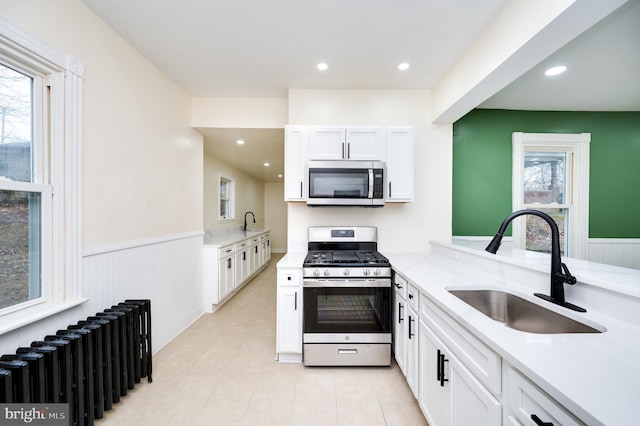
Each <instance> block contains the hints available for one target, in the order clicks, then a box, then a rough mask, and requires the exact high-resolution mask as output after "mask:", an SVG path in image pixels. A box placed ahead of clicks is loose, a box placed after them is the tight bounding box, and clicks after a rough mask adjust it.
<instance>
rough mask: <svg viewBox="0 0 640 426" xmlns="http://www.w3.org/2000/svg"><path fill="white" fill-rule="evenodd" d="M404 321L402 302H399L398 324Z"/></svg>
mask: <svg viewBox="0 0 640 426" xmlns="http://www.w3.org/2000/svg"><path fill="white" fill-rule="evenodd" d="M400 323H402V303H400V302H398V324H400Z"/></svg>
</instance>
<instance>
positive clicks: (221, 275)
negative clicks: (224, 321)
mask: <svg viewBox="0 0 640 426" xmlns="http://www.w3.org/2000/svg"><path fill="white" fill-rule="evenodd" d="M260 238H262V239H263V241H268V240H269V233H263V234H261V235H260V236H258V237H254V238H251V239H248V238H247V239H245V240H240V241H238V242H236V243H235V244H229V245H225V246H221V245H217V244H206V245H205V246H204V248H203V279H204V286H205V288H204V298H205V310H206V311H207V312H213V311H214V310H215V309H217V306H219V305H220V304H222V303H224V302H225V301H226V300H227V299H229V298H230V297H231V296H232V295H233V294H234V293H235V292H236V291H237V290H238V289H239V288H240V287H242V286H243V285H244V284H246V283H247V282H249V280H250V279H251V278H252V277H253V276H255V275H256V274H257V273H258V272H259V271H261V270H262V269H263V268H264V267H265V266H266V264H267V262H268V261H269V259H270V258H271V256H270V249H269V255H266V254H265V255H263V254H261V253H260V250H259V249H258V247H262V244H258V241H259V240H260ZM252 243H255V245H252ZM254 251H255V253H254Z"/></svg>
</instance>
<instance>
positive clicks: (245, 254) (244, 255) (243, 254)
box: [242, 251, 247, 260]
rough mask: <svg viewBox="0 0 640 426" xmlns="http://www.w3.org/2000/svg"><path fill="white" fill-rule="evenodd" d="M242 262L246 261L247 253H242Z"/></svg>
mask: <svg viewBox="0 0 640 426" xmlns="http://www.w3.org/2000/svg"><path fill="white" fill-rule="evenodd" d="M242 260H247V252H246V251H243V252H242Z"/></svg>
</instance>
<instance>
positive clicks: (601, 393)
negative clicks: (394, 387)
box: [383, 241, 640, 426]
mask: <svg viewBox="0 0 640 426" xmlns="http://www.w3.org/2000/svg"><path fill="white" fill-rule="evenodd" d="M485 244H486V243H485ZM485 244H482V243H478V242H460V241H446V242H436V241H434V242H432V243H431V249H432V250H431V253H430V254H429V255H426V256H425V255H423V257H422V258H421V257H420V256H418V255H410V256H407V255H402V254H394V253H384V252H383V253H384V254H385V255H386V256H387V257H388V258H389V259H390V261H391V265H392V267H393V269H394V273H396V274H401V276H402V277H404V278H405V279H406V280H407V281H408V284H409V286H414V287H415V288H416V289H417V291H418V292H419V293H420V301H419V306H418V316H419V318H420V325H419V327H418V333H419V335H418V343H419V348H420V349H419V357H420V361H419V368H418V370H419V372H420V373H419V377H418V389H419V391H418V401H419V405H420V408H421V409H422V411H423V413H424V414H425V417H427V420H428V421H429V424H430V425H431V426H440V425H445V426H448V425H451V424H455V425H465V424H474V425H475V424H490V425H521V424H531V425H534V424H536V423H535V422H538V424H547V423H552V424H554V425H555V426H557V425H616V426H617V425H635V424H637V416H636V413H635V410H634V406H635V403H637V400H638V398H639V397H640V365H639V364H638V362H637V360H638V359H640V317H638V316H637V312H638V311H639V310H640V271H636V270H631V269H625V268H617V267H612V266H608V265H601V264H594V263H591V262H585V261H581V260H576V259H570V258H565V259H563V260H564V261H565V262H566V263H567V265H568V267H569V268H570V270H571V271H572V273H573V274H574V275H575V276H576V277H577V278H578V283H577V284H576V285H575V286H567V287H566V292H567V300H569V301H570V302H575V303H577V304H580V305H582V306H583V307H585V308H586V309H587V312H586V313H577V312H573V311H569V310H567V309H565V308H562V307H559V306H556V305H553V304H550V303H546V302H545V301H543V300H539V299H538V298H536V297H534V296H533V293H534V292H541V293H548V291H549V275H548V274H549V256H548V255H544V254H541V253H533V252H525V251H524V250H517V249H511V248H509V247H508V246H505V247H503V248H501V251H500V252H499V253H498V255H491V254H488V253H486V252H484V251H483V250H482V249H483V248H484V245H485ZM461 289H494V290H500V291H506V292H510V293H513V294H516V295H518V296H519V297H521V298H524V299H526V300H529V301H530V302H532V303H537V304H539V305H541V306H543V307H544V308H546V309H549V310H552V311H555V312H557V313H560V314H562V315H564V316H567V317H569V318H572V319H574V320H576V321H580V322H583V323H586V324H588V325H590V326H592V327H594V328H596V329H597V330H599V331H601V333H564V334H535V333H528V332H522V331H518V330H514V329H511V328H509V327H506V326H505V325H504V324H503V323H501V322H498V321H495V320H493V319H491V318H489V317H488V316H486V315H484V314H483V313H481V312H480V311H478V310H476V309H475V308H473V307H471V306H469V305H467V304H466V303H465V302H463V301H462V300H460V299H458V298H457V297H455V296H454V295H453V294H451V293H449V291H448V290H461ZM396 309H397V306H395V305H394V310H396ZM395 315H397V312H394V318H395ZM405 370H406V369H405ZM409 371H410V369H409ZM438 379H439V380H438ZM443 379H444V380H443ZM411 380H413V379H411V378H409V377H407V381H408V382H410V381H411ZM441 380H442V383H441ZM534 419H535V420H534Z"/></svg>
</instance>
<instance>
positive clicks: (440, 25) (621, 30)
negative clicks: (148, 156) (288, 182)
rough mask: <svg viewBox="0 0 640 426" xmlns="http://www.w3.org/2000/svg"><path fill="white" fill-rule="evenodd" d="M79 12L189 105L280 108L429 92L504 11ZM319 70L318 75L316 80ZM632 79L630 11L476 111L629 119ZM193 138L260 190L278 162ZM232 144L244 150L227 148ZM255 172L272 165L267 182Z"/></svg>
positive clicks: (213, 6)
mask: <svg viewBox="0 0 640 426" xmlns="http://www.w3.org/2000/svg"><path fill="white" fill-rule="evenodd" d="M82 1H83V2H84V3H85V4H86V5H87V6H88V7H90V8H91V9H92V10H93V11H94V12H95V13H96V14H97V15H98V16H100V17H101V18H102V19H103V20H104V21H105V22H106V23H107V24H108V25H110V26H111V27H112V28H114V30H115V31H117V32H118V33H119V34H120V35H121V36H122V37H123V38H124V39H126V40H127V41H128V42H129V43H130V44H131V45H132V46H134V47H135V48H136V49H137V50H138V51H140V52H141V53H142V54H143V55H144V56H146V57H147V58H148V59H149V60H150V61H151V62H153V63H154V64H155V65H156V66H157V67H158V68H159V69H160V70H161V71H162V72H163V73H165V74H166V75H167V76H168V77H169V78H171V79H172V80H173V81H175V82H176V84H178V85H179V86H180V87H182V88H183V89H184V90H185V91H186V92H187V93H189V94H190V95H192V96H194V97H287V90H288V89H289V88H318V89H321V88H324V89H347V88H348V89H354V88H367V89H427V88H431V87H433V86H434V84H435V83H436V82H437V81H438V79H439V78H440V77H441V76H442V75H443V74H444V72H445V71H446V70H447V69H448V68H449V67H451V66H452V65H453V64H454V62H455V61H456V59H457V58H458V57H460V56H461V55H462V54H463V53H464V51H465V49H466V48H467V46H468V45H469V44H470V43H471V42H472V41H473V40H474V39H475V38H476V37H477V35H478V34H479V33H480V32H481V31H482V30H483V29H484V28H485V27H486V26H487V25H488V24H489V23H490V21H491V20H492V18H493V17H494V16H495V15H496V13H497V12H498V11H499V10H500V9H501V8H502V7H503V6H504V5H505V3H507V0H483V1H477V0H401V1H392V0H323V1H322V2H312V1H308V0H272V1H270V2H262V1H257V0H208V1H202V0H164V1H161V2H158V1H150V0H109V1H105V0H82ZM320 61H323V62H326V63H327V64H328V65H329V69H328V70H327V71H325V72H319V71H317V70H316V68H315V66H316V64H317V63H318V62H320ZM405 61H406V62H409V63H410V64H411V67H410V68H409V70H407V71H404V72H401V71H399V70H398V69H397V65H398V64H399V63H400V62H405ZM556 62H558V63H559V62H562V63H564V64H566V65H567V66H568V67H569V69H568V71H567V72H566V73H565V74H564V75H561V76H559V77H556V78H555V79H553V80H549V79H543V78H542V77H540V75H541V72H542V71H543V70H544V69H545V68H546V66H547V65H551V64H555V63H556ZM609 68H610V69H609ZM639 75H640V1H637V0H630V1H629V2H628V3H627V4H626V5H624V6H622V7H621V8H620V9H618V10H617V11H615V12H614V13H612V14H611V15H610V16H608V17H607V18H605V19H604V20H603V21H601V22H600V23H599V24H597V25H595V26H594V27H592V28H591V29H590V30H588V31H587V32H585V33H584V34H583V35H582V36H580V37H578V38H577V39H575V40H573V41H572V42H570V43H569V44H568V45H566V46H565V47H564V48H562V49H561V50H559V51H557V52H556V53H554V54H553V55H552V56H551V57H549V58H548V59H547V60H545V61H543V62H542V63H540V64H539V65H538V66H536V67H534V68H532V69H531V70H530V71H529V72H527V73H525V74H524V75H522V76H521V77H520V78H519V79H517V80H516V81H514V82H513V83H512V84H511V85H509V86H507V87H506V88H504V89H503V90H501V91H500V92H499V93H497V94H496V95H494V96H493V97H491V98H489V99H487V100H486V101H485V102H484V103H482V104H481V105H480V107H483V108H504V109H535V110H598V111H606V110H634V111H639V110H640V78H638V76H639ZM199 130H200V131H201V132H202V133H203V135H204V138H205V146H206V148H205V150H206V151H208V152H214V153H215V154H214V155H215V156H216V157H219V158H220V159H222V160H223V161H225V162H228V163H230V164H232V165H234V166H235V167H238V168H240V169H241V170H244V171H246V172H247V173H249V174H251V175H254V176H256V177H257V178H259V179H264V180H265V181H267V182H274V181H277V180H278V178H277V177H276V175H277V173H278V172H276V169H277V168H279V169H280V170H281V169H282V165H281V162H282V157H283V154H282V155H280V157H279V160H280V163H278V162H277V161H276V160H273V159H268V158H267V157H266V156H267V154H273V153H275V152H279V153H282V152H283V149H282V143H283V136H282V131H279V132H277V131H267V130H256V129H253V131H252V132H251V133H244V130H243V129H199ZM238 138H243V139H244V140H246V141H247V144H246V145H245V146H244V147H238V146H235V140H236V139H238ZM249 141H255V144H253V143H254V142H251V143H250V142H249ZM239 148H243V149H244V150H240V151H238V149H239ZM249 148H250V149H249ZM236 152H239V154H236ZM262 156H264V157H262ZM251 157H254V159H252V158H251ZM265 161H269V162H270V163H271V164H272V166H271V167H270V168H269V170H268V171H267V172H266V171H265V170H264V169H265V168H264V167H263V166H262V163H263V162H265Z"/></svg>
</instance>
